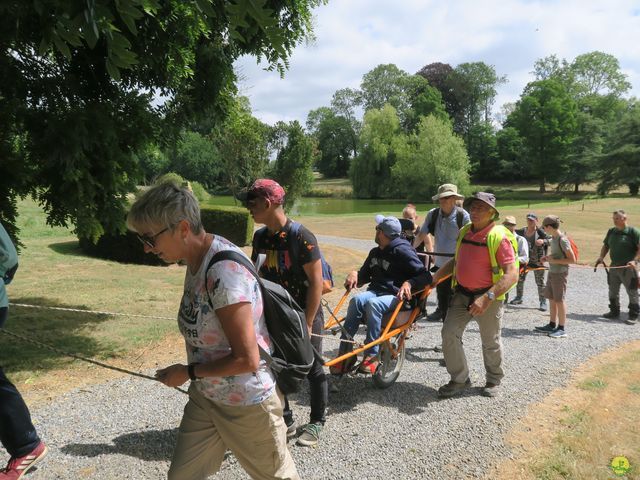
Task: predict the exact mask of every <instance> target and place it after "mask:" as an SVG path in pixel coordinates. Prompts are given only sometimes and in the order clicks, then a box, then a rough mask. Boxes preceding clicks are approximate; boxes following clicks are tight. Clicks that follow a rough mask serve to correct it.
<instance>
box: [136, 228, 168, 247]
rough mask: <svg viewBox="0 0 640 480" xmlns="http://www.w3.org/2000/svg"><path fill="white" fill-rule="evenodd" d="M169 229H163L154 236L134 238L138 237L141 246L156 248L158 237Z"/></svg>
mask: <svg viewBox="0 0 640 480" xmlns="http://www.w3.org/2000/svg"><path fill="white" fill-rule="evenodd" d="M169 228H171V227H166V228H163V229H162V230H160V231H159V232H158V233H156V234H155V235H136V237H138V240H140V242H142V244H143V245H146V246H147V247H149V248H156V238H158V236H159V235H162V234H163V233H164V232H166V231H167V230H169Z"/></svg>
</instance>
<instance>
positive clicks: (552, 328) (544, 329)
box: [534, 323, 556, 333]
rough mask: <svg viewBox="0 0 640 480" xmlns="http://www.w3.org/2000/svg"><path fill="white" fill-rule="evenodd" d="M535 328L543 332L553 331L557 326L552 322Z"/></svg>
mask: <svg viewBox="0 0 640 480" xmlns="http://www.w3.org/2000/svg"><path fill="white" fill-rule="evenodd" d="M534 328H535V329H536V331H538V332H542V333H551V332H553V331H555V329H556V327H555V326H553V325H551V324H550V323H547V324H546V325H544V326H543V327H534Z"/></svg>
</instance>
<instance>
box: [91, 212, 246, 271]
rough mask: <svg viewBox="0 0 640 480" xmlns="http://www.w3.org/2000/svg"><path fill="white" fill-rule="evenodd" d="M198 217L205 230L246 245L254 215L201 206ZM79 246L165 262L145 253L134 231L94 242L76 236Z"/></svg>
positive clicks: (110, 255) (124, 258) (128, 259)
mask: <svg viewBox="0 0 640 480" xmlns="http://www.w3.org/2000/svg"><path fill="white" fill-rule="evenodd" d="M200 211H201V218H202V223H203V225H204V229H205V230H206V231H207V232H210V233H214V234H216V235H221V236H223V237H225V238H226V239H228V240H230V241H232V242H233V243H235V244H236V245H239V246H245V245H249V244H250V243H251V239H252V237H253V219H252V218H251V216H250V215H249V212H247V210H246V209H244V208H239V207H220V206H209V205H203V206H201V210H200ZM78 240H79V241H80V248H81V249H82V250H83V251H84V252H85V253H87V254H88V255H91V256H94V257H98V258H104V259H107V260H115V261H116V262H123V263H135V264H139V265H164V264H165V263H164V262H163V261H162V260H160V259H159V258H158V257H157V256H155V255H154V254H153V253H145V252H144V248H143V246H142V244H141V243H140V241H139V240H138V238H137V237H136V234H135V233H133V232H129V231H127V232H125V233H123V234H110V235H103V236H102V237H100V239H99V240H98V242H97V243H95V244H94V243H93V242H92V241H91V240H90V239H87V238H78Z"/></svg>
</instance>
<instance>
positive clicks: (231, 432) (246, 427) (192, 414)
mask: <svg viewBox="0 0 640 480" xmlns="http://www.w3.org/2000/svg"><path fill="white" fill-rule="evenodd" d="M282 405H283V400H282V396H281V394H279V393H274V394H273V395H271V396H270V397H269V398H267V399H266V400H265V401H263V402H262V403H259V404H257V405H250V406H237V407H232V406H228V405H221V404H219V403H216V402H212V401H211V400H209V399H208V398H205V397H204V396H203V395H202V394H201V393H200V392H199V391H198V389H197V388H195V386H194V385H193V384H191V386H190V387H189V402H188V403H187V405H186V407H185V409H184V416H183V417H182V422H181V423H180V428H179V430H178V440H177V442H176V447H175V450H174V452H173V459H172V461H171V467H170V468H169V474H168V478H169V480H201V479H204V478H207V477H208V476H209V475H213V474H214V473H215V472H217V471H218V470H219V469H220V466H221V464H222V460H223V459H224V454H225V452H226V451H227V449H229V450H231V451H232V452H233V453H234V455H235V456H236V458H237V459H238V462H239V463H240V465H242V467H243V468H244V470H245V471H246V472H247V473H248V474H249V476H250V477H251V478H253V479H259V480H274V479H287V480H299V479H300V477H299V476H298V472H297V471H296V467H295V465H294V463H293V459H292V458H291V454H290V453H289V449H288V448H287V427H286V425H285V424H284V420H283V419H282Z"/></svg>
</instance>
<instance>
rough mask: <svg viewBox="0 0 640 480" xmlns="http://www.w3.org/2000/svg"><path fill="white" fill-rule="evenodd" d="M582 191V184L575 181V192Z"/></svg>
mask: <svg viewBox="0 0 640 480" xmlns="http://www.w3.org/2000/svg"><path fill="white" fill-rule="evenodd" d="M579 191H580V184H579V183H575V184H574V185H573V193H579Z"/></svg>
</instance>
